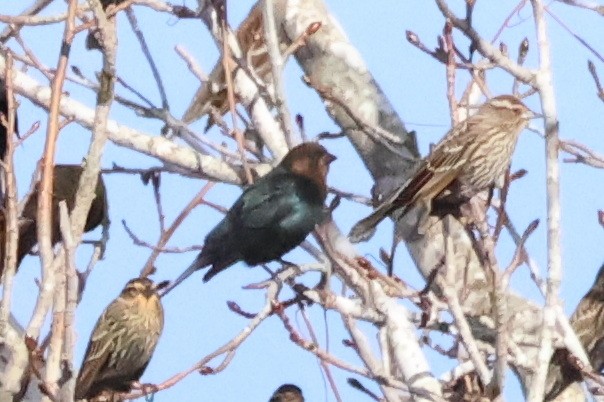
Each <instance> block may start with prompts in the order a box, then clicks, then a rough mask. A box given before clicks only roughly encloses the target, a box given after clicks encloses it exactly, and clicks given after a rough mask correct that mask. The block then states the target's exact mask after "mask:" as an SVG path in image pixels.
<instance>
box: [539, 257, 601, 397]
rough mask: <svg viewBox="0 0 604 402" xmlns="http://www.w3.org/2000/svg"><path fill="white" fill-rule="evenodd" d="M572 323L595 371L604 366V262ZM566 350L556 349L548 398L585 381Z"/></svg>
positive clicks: (550, 369)
mask: <svg viewBox="0 0 604 402" xmlns="http://www.w3.org/2000/svg"><path fill="white" fill-rule="evenodd" d="M570 325H571V326H572V327H573V330H574V331H575V333H576V334H577V338H579V342H581V345H582V346H583V349H585V352H586V353H587V357H588V358H589V362H590V363H591V366H592V367H593V368H594V370H595V371H596V372H600V371H602V369H604V342H603V341H604V265H602V267H601V268H600V270H599V271H598V275H597V276H596V280H595V281H594V284H593V285H592V287H591V289H589V292H587V294H586V295H585V296H583V298H582V299H581V301H580V302H579V305H578V306H577V309H576V310H575V312H574V313H573V315H572V316H571V317H570ZM569 355H570V354H569V352H568V351H567V350H566V349H557V350H555V351H554V354H553V356H552V359H551V361H550V366H549V369H548V372H547V380H546V382H545V390H546V394H545V401H552V400H554V399H555V398H556V397H558V396H559V395H560V394H561V393H562V392H563V391H564V390H565V389H566V388H567V387H568V386H569V385H570V384H572V383H573V382H576V381H577V382H578V381H582V380H583V376H582V375H581V373H580V372H579V371H578V370H577V368H575V367H573V366H572V364H571V363H570V362H569V359H568V358H569Z"/></svg>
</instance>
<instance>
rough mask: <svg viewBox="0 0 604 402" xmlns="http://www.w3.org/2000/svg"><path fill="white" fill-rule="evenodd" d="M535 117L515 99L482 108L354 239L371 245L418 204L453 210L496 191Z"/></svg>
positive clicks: (503, 99)
mask: <svg viewBox="0 0 604 402" xmlns="http://www.w3.org/2000/svg"><path fill="white" fill-rule="evenodd" d="M533 116H534V114H533V113H532V112H531V111H530V110H529V109H528V108H527V107H526V106H525V105H524V104H523V103H522V102H521V101H520V100H519V99H518V98H516V97H514V96H511V95H501V96H497V97H495V98H492V99H490V100H489V101H487V102H486V103H484V104H483V105H481V106H480V107H479V108H478V111H477V112H476V113H475V114H474V115H472V116H470V117H468V118H467V119H466V120H464V121H463V122H461V123H459V124H457V125H456V126H455V127H453V128H452V129H451V130H450V131H449V132H448V133H447V134H446V135H445V136H444V137H443V138H442V139H441V140H440V142H439V143H438V144H437V145H436V146H435V147H434V149H433V151H432V152H431V153H430V155H428V156H427V157H426V158H424V159H423V160H422V161H421V162H420V164H419V166H418V168H417V170H416V172H415V174H414V175H413V176H412V177H411V178H410V179H409V180H408V181H407V182H406V183H405V184H404V185H403V186H402V187H400V188H399V189H397V190H395V191H394V192H393V193H392V194H391V195H390V196H388V197H387V198H386V199H385V201H384V202H382V203H381V204H380V205H379V206H378V207H377V209H376V210H375V211H374V212H373V213H372V214H371V215H369V216H368V217H366V218H365V219H363V220H361V221H359V222H358V223H357V224H356V225H355V226H354V227H353V228H352V230H351V231H350V234H349V237H350V240H351V241H352V242H359V241H364V240H367V239H368V238H370V237H371V236H372V235H373V232H374V230H375V227H376V226H377V225H378V224H379V223H380V222H381V221H382V220H383V219H384V218H386V217H387V216H390V215H391V214H392V213H393V212H394V211H397V210H400V211H401V216H402V215H403V214H405V213H406V212H408V211H409V209H410V208H411V207H412V206H414V205H416V204H418V203H422V204H425V205H426V208H427V209H428V210H432V211H434V210H435V209H438V208H439V207H441V208H443V209H447V210H450V209H451V207H452V206H453V207H455V206H458V205H460V204H462V203H464V202H466V201H468V200H469V199H470V198H472V197H473V196H474V195H476V194H477V193H479V192H481V191H483V190H487V189H489V188H491V186H493V185H494V183H495V182H496V181H497V179H499V177H501V176H502V175H503V174H504V173H505V171H506V170H507V168H508V166H509V165H510V161H511V158H512V154H513V152H514V148H515V147H516V142H517V141H518V136H519V134H520V132H521V131H522V130H523V129H524V128H525V127H526V126H527V125H528V122H529V119H531V118H532V117H533Z"/></svg>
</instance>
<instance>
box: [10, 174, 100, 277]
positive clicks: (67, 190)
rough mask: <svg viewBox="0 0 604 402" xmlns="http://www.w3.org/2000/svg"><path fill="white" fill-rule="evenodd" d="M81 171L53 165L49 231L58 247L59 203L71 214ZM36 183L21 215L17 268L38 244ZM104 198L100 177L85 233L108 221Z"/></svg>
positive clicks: (37, 185) (37, 186)
mask: <svg viewBox="0 0 604 402" xmlns="http://www.w3.org/2000/svg"><path fill="white" fill-rule="evenodd" d="M82 171H83V168H82V166H80V165H55V167H54V171H53V190H52V208H53V210H52V223H51V225H52V228H51V236H52V238H51V241H52V244H53V245H54V244H57V243H58V242H59V241H61V229H60V226H59V202H60V201H62V200H65V202H66V204H67V208H68V210H69V211H70V212H71V211H72V210H73V208H74V206H75V197H76V193H77V190H78V186H79V182H80V176H81V174H82ZM38 189H39V183H36V185H35V187H34V190H33V192H32V193H31V194H30V195H29V197H28V198H27V200H26V201H25V206H24V207H23V211H22V213H21V220H20V225H19V245H18V248H17V267H19V264H20V263H21V261H22V260H23V258H25V256H26V255H27V254H28V253H29V252H31V250H32V249H33V247H34V246H35V245H36V244H37V243H38V223H37V219H38V191H39V190H38ZM107 205H108V204H107V195H106V190H105V183H104V182H103V178H102V176H101V175H99V178H98V182H97V185H96V189H95V198H94V200H93V201H92V205H91V206H90V210H89V211H88V216H87V218H86V224H85V225H84V231H85V232H90V231H92V230H94V229H95V228H96V227H97V226H99V225H100V224H101V223H103V221H104V220H105V219H107V216H108V215H107V214H108V207H107ZM4 221H5V220H4V214H3V213H0V240H1V241H2V243H1V244H0V251H1V252H2V254H1V255H0V257H2V259H0V276H1V274H2V271H3V270H4V266H3V262H2V261H4V247H5V245H4V243H5V241H4V240H5V230H6V227H5V224H4Z"/></svg>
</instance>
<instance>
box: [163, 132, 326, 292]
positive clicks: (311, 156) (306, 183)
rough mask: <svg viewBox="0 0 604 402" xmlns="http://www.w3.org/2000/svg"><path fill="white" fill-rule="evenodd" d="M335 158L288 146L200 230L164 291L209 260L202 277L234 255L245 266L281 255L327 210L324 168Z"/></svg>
mask: <svg viewBox="0 0 604 402" xmlns="http://www.w3.org/2000/svg"><path fill="white" fill-rule="evenodd" d="M335 159H336V157H335V156H333V155H332V154H330V153H329V152H327V150H326V149H325V148H323V146H321V145H319V144H317V143H313V142H308V143H304V144H301V145H298V146H297V147H295V148H293V149H292V150H291V151H289V152H288V154H287V155H285V158H283V160H282V161H281V163H279V165H277V166H276V167H275V168H274V169H273V170H271V171H270V172H269V173H268V174H267V175H265V176H263V177H261V178H260V179H258V180H257V181H256V182H255V183H254V184H253V185H251V186H249V187H248V188H246V189H245V190H244V191H243V194H241V196H240V197H239V198H238V199H237V200H236V201H235V203H234V204H233V206H232V207H231V208H230V209H229V210H228V212H227V213H226V215H225V217H224V218H223V219H222V220H221V221H220V222H219V223H218V225H216V227H214V228H213V229H212V230H211V231H210V232H209V233H208V235H207V236H206V238H205V241H204V245H203V249H202V250H201V252H200V253H199V254H198V255H197V258H196V259H195V261H193V263H192V264H191V265H190V266H189V267H188V268H187V269H186V270H185V272H183V273H182V274H181V275H180V276H179V277H178V278H177V279H176V280H175V281H174V282H173V283H172V284H170V286H169V287H168V288H167V289H166V291H165V292H164V295H165V294H167V293H168V292H169V291H170V290H172V289H173V288H174V287H176V286H177V285H178V284H179V283H180V282H182V281H183V280H185V279H186V278H187V277H189V276H190V275H191V274H192V273H193V272H195V271H197V270H199V269H202V268H205V267H207V266H211V268H210V270H209V271H208V272H206V274H205V276H204V277H203V280H204V282H206V281H208V280H210V279H211V278H212V277H214V275H216V274H218V273H219V272H221V271H223V270H225V269H226V268H228V267H230V266H231V265H233V264H234V263H236V262H238V261H244V262H245V263H247V264H248V265H250V266H253V265H258V264H263V263H266V262H269V261H273V260H276V259H279V258H281V257H282V256H283V255H284V254H285V253H287V252H288V251H290V250H292V249H294V248H295V247H297V246H298V245H299V244H300V243H302V241H304V239H305V238H306V236H308V234H309V233H310V232H311V231H313V230H314V228H315V226H316V225H318V224H320V223H322V222H323V221H324V220H325V219H326V218H327V216H328V213H327V212H328V211H327V210H326V208H325V206H324V202H325V198H326V197H327V173H328V171H329V165H330V164H331V162H333V161H334V160H335Z"/></svg>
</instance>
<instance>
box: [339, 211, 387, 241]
mask: <svg viewBox="0 0 604 402" xmlns="http://www.w3.org/2000/svg"><path fill="white" fill-rule="evenodd" d="M388 210H389V208H387V206H386V205H381V206H380V207H379V208H378V209H376V210H375V211H373V213H372V214H371V215H369V216H368V217H366V218H364V219H361V220H360V221H358V222H357V223H356V224H355V225H354V226H353V227H352V229H351V230H350V233H349V234H348V238H349V240H350V241H351V242H352V243H359V242H362V241H367V240H369V239H371V237H372V236H373V235H374V234H375V228H376V226H377V225H379V223H380V222H381V221H383V220H384V219H385V218H386V217H387V216H388V212H389V211H388Z"/></svg>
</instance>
